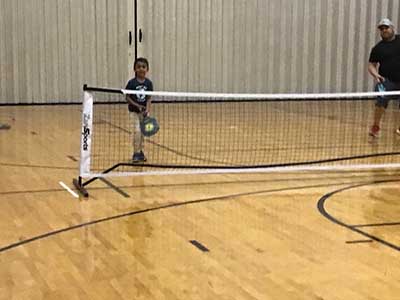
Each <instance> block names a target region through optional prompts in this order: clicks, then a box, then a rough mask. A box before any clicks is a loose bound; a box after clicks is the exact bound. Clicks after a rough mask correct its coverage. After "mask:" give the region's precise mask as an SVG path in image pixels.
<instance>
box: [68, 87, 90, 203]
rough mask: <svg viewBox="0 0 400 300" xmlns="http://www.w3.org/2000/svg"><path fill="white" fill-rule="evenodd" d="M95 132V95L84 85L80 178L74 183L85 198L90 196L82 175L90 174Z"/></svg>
mask: <svg viewBox="0 0 400 300" xmlns="http://www.w3.org/2000/svg"><path fill="white" fill-rule="evenodd" d="M92 132H93V95H92V93H90V92H89V91H88V87H87V84H84V85H83V101H82V130H81V143H80V160H79V177H78V179H76V178H74V179H73V180H72V183H73V184H74V186H75V187H76V189H77V190H78V191H79V192H80V193H81V194H82V195H83V196H85V197H88V196H89V194H88V192H87V191H86V189H85V188H84V187H83V186H84V184H83V182H82V175H83V174H89V173H90V156H91V144H92Z"/></svg>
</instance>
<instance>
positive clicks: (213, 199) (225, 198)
mask: <svg viewBox="0 0 400 300" xmlns="http://www.w3.org/2000/svg"><path fill="white" fill-rule="evenodd" d="M343 184H346V183H342V184H340V183H335V184H316V185H307V186H298V187H289V188H280V189H269V190H262V191H255V192H246V193H239V194H232V195H225V196H216V197H209V198H205V199H197V200H191V201H187V202H180V203H172V204H166V205H162V206H156V207H151V208H146V209H141V210H136V211H130V212H126V213H123V214H119V215H114V216H110V217H105V218H102V219H97V220H93V221H89V222H85V223H80V224H77V225H73V226H69V227H65V228H62V229H58V230H54V231H50V232H46V233H44V234H41V235H38V236H34V237H32V238H28V239H25V240H22V241H18V242H15V243H12V244H9V245H7V246H3V247H1V248H0V254H1V253H2V252H5V251H8V250H11V249H14V248H17V247H20V246H23V245H26V244H29V243H32V242H34V241H38V240H42V239H45V238H48V237H51V236H54V235H57V234H60V233H63V232H68V231H72V230H76V229H79V228H83V227H87V226H92V225H95V224H99V223H103V222H108V221H112V220H116V219H121V218H126V217H130V216H134V215H141V214H145V213H150V212H154V211H161V210H166V209H170V208H175V207H183V206H189V205H194V204H200V203H207V202H216V201H229V200H233V199H235V198H239V197H243V196H253V195H261V194H267V193H277V192H286V191H295V190H302V189H308V188H310V189H311V188H321V187H328V186H333V185H334V186H338V185H343Z"/></svg>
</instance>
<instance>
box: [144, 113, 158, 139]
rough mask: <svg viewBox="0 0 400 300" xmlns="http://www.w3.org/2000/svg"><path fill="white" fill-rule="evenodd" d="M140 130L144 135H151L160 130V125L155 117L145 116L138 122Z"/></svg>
mask: <svg viewBox="0 0 400 300" xmlns="http://www.w3.org/2000/svg"><path fill="white" fill-rule="evenodd" d="M140 130H141V132H142V134H143V135H144V136H152V135H155V134H156V133H157V132H158V130H160V126H159V125H158V122H157V120H156V119H155V118H152V117H145V118H144V119H143V121H142V122H141V123H140Z"/></svg>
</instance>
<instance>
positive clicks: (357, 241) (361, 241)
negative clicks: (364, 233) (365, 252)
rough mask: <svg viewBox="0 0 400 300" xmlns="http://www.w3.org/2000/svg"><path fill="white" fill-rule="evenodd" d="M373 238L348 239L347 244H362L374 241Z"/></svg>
mask: <svg viewBox="0 0 400 300" xmlns="http://www.w3.org/2000/svg"><path fill="white" fill-rule="evenodd" d="M372 242H373V240H356V241H346V244H360V243H372Z"/></svg>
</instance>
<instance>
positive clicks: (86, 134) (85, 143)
mask: <svg viewBox="0 0 400 300" xmlns="http://www.w3.org/2000/svg"><path fill="white" fill-rule="evenodd" d="M89 120H90V114H83V132H82V135H83V143H82V148H83V150H84V151H87V150H88V148H89V138H90V128H89Z"/></svg>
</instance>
